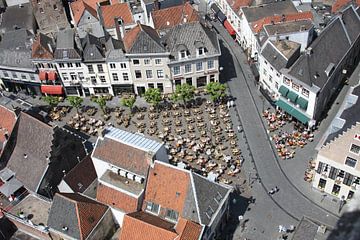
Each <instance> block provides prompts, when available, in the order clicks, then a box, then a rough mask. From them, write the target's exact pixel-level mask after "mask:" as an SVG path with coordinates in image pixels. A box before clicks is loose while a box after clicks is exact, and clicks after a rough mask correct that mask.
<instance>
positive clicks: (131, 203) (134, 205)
mask: <svg viewBox="0 0 360 240" xmlns="http://www.w3.org/2000/svg"><path fill="white" fill-rule="evenodd" d="M96 199H97V200H98V201H99V202H102V203H104V204H106V205H108V206H111V207H114V208H118V209H121V210H122V211H124V212H126V213H130V212H135V211H137V210H138V199H137V198H134V197H132V196H129V195H127V194H125V193H123V192H120V191H118V190H116V189H113V188H111V187H108V186H105V185H104V184H101V183H99V184H98V187H97V192H96Z"/></svg>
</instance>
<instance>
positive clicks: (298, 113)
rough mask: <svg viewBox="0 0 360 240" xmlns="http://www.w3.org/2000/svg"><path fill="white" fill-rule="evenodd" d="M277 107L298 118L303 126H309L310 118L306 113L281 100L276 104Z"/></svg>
mask: <svg viewBox="0 0 360 240" xmlns="http://www.w3.org/2000/svg"><path fill="white" fill-rule="evenodd" d="M275 105H276V106H278V107H279V108H281V109H282V110H284V111H285V112H287V113H288V114H290V115H291V116H293V117H294V118H296V119H297V120H298V121H300V122H302V123H303V124H307V123H308V122H309V120H310V118H309V117H307V116H306V115H305V114H304V113H302V112H301V111H299V110H298V109H296V108H295V107H293V106H292V105H290V104H288V103H287V102H285V101H283V100H281V99H279V100H278V101H277V102H276V103H275Z"/></svg>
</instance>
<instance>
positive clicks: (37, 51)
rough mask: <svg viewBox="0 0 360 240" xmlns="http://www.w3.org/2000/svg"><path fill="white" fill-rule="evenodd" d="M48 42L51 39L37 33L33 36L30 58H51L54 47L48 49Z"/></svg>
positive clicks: (49, 42)
mask: <svg viewBox="0 0 360 240" xmlns="http://www.w3.org/2000/svg"><path fill="white" fill-rule="evenodd" d="M48 44H50V45H52V44H51V39H50V38H49V37H48V36H46V35H44V34H42V33H39V34H38V36H37V37H36V38H35V41H34V43H33V45H32V47H31V58H33V59H53V58H54V53H53V50H54V49H50V48H49V46H48ZM51 47H53V46H51Z"/></svg>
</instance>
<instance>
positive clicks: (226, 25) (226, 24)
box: [224, 20, 236, 35]
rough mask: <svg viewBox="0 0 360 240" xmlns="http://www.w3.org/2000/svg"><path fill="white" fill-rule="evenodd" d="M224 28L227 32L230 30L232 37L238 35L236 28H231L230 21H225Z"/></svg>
mask: <svg viewBox="0 0 360 240" xmlns="http://www.w3.org/2000/svg"><path fill="white" fill-rule="evenodd" d="M224 27H225V28H226V30H228V32H229V33H230V35H235V34H236V32H235V30H234V28H233V27H232V26H231V24H230V23H229V22H228V20H225V22H224Z"/></svg>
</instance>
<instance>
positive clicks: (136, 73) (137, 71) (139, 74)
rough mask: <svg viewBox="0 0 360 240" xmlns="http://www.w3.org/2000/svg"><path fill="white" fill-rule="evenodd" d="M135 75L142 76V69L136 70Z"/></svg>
mask: <svg viewBox="0 0 360 240" xmlns="http://www.w3.org/2000/svg"><path fill="white" fill-rule="evenodd" d="M135 77H136V78H141V71H140V70H135Z"/></svg>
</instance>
